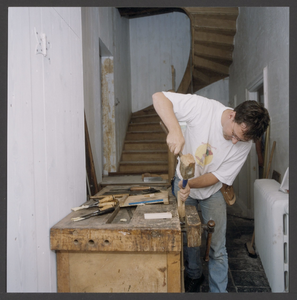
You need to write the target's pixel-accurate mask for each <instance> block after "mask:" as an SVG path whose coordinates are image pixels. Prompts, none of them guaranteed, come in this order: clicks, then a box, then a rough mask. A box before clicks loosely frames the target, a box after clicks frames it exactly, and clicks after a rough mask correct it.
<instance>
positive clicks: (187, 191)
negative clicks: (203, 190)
mask: <svg viewBox="0 0 297 300" xmlns="http://www.w3.org/2000/svg"><path fill="white" fill-rule="evenodd" d="M178 187H179V188H180V190H179V196H180V199H181V201H186V200H187V198H188V197H189V195H190V190H191V189H190V186H189V183H187V185H186V187H185V188H184V189H183V181H182V180H181V181H180V182H179V183H178Z"/></svg>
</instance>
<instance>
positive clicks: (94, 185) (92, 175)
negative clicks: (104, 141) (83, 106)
mask: <svg viewBox="0 0 297 300" xmlns="http://www.w3.org/2000/svg"><path fill="white" fill-rule="evenodd" d="M85 145H86V167H87V176H88V180H89V184H90V189H91V193H92V195H94V194H96V193H98V191H99V187H98V182H97V176H96V171H95V165H94V160H93V154H92V148H91V141H90V137H89V131H88V124H87V119H86V114H85Z"/></svg>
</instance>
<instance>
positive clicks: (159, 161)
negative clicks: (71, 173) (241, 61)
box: [117, 7, 239, 174]
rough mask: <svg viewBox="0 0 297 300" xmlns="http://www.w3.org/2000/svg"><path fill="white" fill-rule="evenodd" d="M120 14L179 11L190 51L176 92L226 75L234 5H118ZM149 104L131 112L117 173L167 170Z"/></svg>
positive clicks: (155, 118)
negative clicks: (186, 24) (186, 19)
mask: <svg viewBox="0 0 297 300" xmlns="http://www.w3.org/2000/svg"><path fill="white" fill-rule="evenodd" d="M118 10H119V12H120V14H121V16H122V17H126V18H139V17H144V16H150V15H156V14H162V13H169V12H173V11H179V12H183V13H185V14H187V15H188V17H189V19H190V24H191V37H192V39H191V54H190V56H189V60H188V64H187V68H186V71H185V74H184V76H183V79H182V81H181V83H180V85H179V87H178V88H177V90H176V92H179V93H194V92H195V91H198V90H200V89H202V88H204V87H206V86H208V85H210V84H212V83H214V82H216V81H218V80H221V79H223V78H226V77H228V76H229V66H230V65H231V64H232V53H233V49H234V36H235V34H236V19H237V17H238V13H239V10H238V8H237V7H183V8H177V7H171V8H145V7H144V8H131V7H129V8H118ZM159 121H160V118H159V116H158V115H157V113H156V112H155V110H154V108H153V107H152V106H150V107H147V108H145V109H143V110H141V111H139V112H135V113H133V114H132V117H131V120H130V124H129V127H128V131H127V134H126V139H125V143H124V149H123V152H122V157H121V161H120V164H119V170H118V172H117V174H143V173H145V172H150V173H157V174H162V173H163V174H164V173H167V172H168V153H167V152H168V151H167V145H166V141H165V139H166V135H165V133H164V132H163V131H162V129H161V127H160V125H159Z"/></svg>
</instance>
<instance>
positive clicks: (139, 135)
mask: <svg viewBox="0 0 297 300" xmlns="http://www.w3.org/2000/svg"><path fill="white" fill-rule="evenodd" d="M152 139H153V140H161V141H165V140H166V133H165V132H164V131H163V130H159V131H127V134H126V141H131V140H152Z"/></svg>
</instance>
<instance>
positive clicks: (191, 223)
mask: <svg viewBox="0 0 297 300" xmlns="http://www.w3.org/2000/svg"><path fill="white" fill-rule="evenodd" d="M185 211H186V218H185V223H186V230H187V244H188V247H199V246H200V245H201V233H202V228H201V221H200V218H199V215H198V212H197V210H196V208H195V206H193V205H186V206H185Z"/></svg>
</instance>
